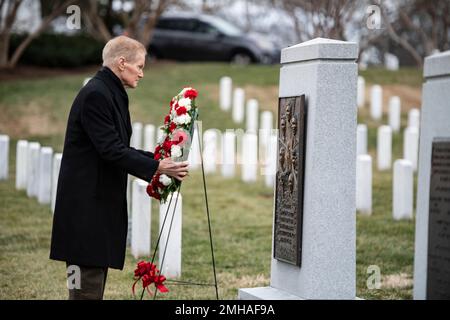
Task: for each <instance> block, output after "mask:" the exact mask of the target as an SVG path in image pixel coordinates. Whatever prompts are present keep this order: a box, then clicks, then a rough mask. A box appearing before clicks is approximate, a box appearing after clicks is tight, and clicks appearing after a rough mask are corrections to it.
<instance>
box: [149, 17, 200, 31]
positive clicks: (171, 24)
mask: <svg viewBox="0 0 450 320" xmlns="http://www.w3.org/2000/svg"><path fill="white" fill-rule="evenodd" d="M195 26H196V21H195V20H193V19H160V20H159V22H158V23H157V25H156V28H157V29H163V30H176V31H194V29H195Z"/></svg>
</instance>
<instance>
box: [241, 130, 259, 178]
mask: <svg viewBox="0 0 450 320" xmlns="http://www.w3.org/2000/svg"><path fill="white" fill-rule="evenodd" d="M241 172H242V181H244V182H255V181H256V180H257V177H258V136H257V135H256V133H246V134H244V137H243V139H242V169H241Z"/></svg>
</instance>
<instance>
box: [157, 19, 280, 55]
mask: <svg viewBox="0 0 450 320" xmlns="http://www.w3.org/2000/svg"><path fill="white" fill-rule="evenodd" d="M149 54H150V55H151V56H153V57H155V58H157V59H172V60H179V61H231V62H235V63H239V64H248V63H251V62H256V63H265V64H269V63H278V62H279V61H280V49H279V48H277V47H276V46H275V44H273V43H272V42H270V41H269V40H267V39H266V38H265V37H263V36H262V35H259V34H251V33H250V34H245V33H244V32H242V31H241V30H239V29H238V28H237V27H235V26H234V25H232V24H230V23H228V22H226V21H225V20H222V19H220V18H218V17H214V16H209V15H194V14H172V15H164V16H162V17H161V18H160V19H159V22H158V23H157V25H156V28H155V30H154V34H153V38H152V41H151V43H150V46H149Z"/></svg>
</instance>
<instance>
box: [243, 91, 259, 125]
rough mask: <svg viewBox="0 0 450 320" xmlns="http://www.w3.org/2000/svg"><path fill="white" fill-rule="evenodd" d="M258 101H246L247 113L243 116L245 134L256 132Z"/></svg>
mask: <svg viewBox="0 0 450 320" xmlns="http://www.w3.org/2000/svg"><path fill="white" fill-rule="evenodd" d="M258 110H259V107H258V100H256V99H250V100H248V101H247V113H246V116H245V120H246V121H245V123H246V125H245V126H246V129H247V132H249V133H250V132H252V133H257V132H258Z"/></svg>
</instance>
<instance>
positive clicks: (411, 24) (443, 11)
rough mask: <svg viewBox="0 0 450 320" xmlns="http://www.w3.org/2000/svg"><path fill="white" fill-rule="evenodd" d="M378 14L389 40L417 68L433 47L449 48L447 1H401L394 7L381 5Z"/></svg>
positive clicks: (448, 10) (448, 3)
mask: <svg viewBox="0 0 450 320" xmlns="http://www.w3.org/2000/svg"><path fill="white" fill-rule="evenodd" d="M381 13H382V16H383V22H384V25H385V26H386V30H387V34H388V36H389V37H390V39H391V40H392V41H394V42H395V43H396V44H398V45H399V46H400V47H402V48H403V49H404V50H405V51H407V52H408V53H409V54H410V55H411V56H412V57H413V58H414V61H415V62H416V65H417V66H418V67H422V65H423V58H424V57H425V56H428V55H430V54H431V53H433V51H434V50H440V51H442V50H448V49H450V44H449V43H450V1H425V0H403V1H399V2H398V6H397V7H395V8H394V10H389V9H388V8H387V6H386V5H383V4H381Z"/></svg>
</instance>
